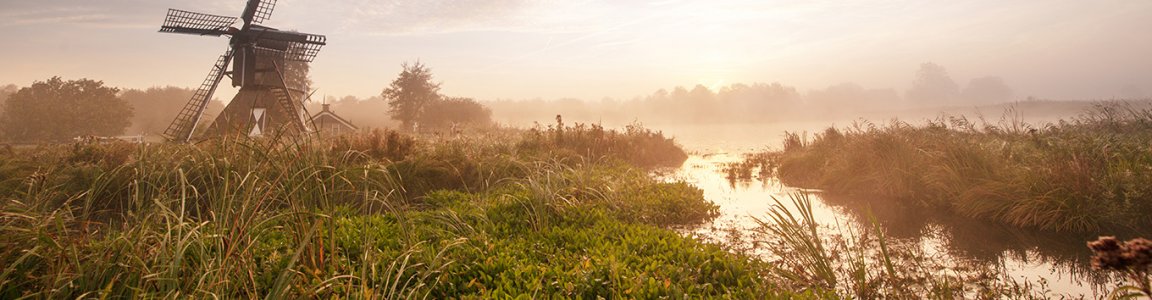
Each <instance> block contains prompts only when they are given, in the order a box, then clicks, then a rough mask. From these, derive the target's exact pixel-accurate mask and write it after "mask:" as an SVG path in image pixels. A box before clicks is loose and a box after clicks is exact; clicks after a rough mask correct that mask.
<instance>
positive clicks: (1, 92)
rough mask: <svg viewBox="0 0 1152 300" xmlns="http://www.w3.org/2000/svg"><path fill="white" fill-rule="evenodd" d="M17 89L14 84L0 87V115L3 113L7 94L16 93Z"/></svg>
mask: <svg viewBox="0 0 1152 300" xmlns="http://www.w3.org/2000/svg"><path fill="white" fill-rule="evenodd" d="M19 89H20V88H18V87H16V85H15V84H9V85H5V86H3V87H0V116H2V115H4V102H5V101H7V100H8V96H10V95H12V94H14V93H16V91H17V90H19Z"/></svg>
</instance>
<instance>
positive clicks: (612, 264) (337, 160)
mask: <svg viewBox="0 0 1152 300" xmlns="http://www.w3.org/2000/svg"><path fill="white" fill-rule="evenodd" d="M577 132H583V131H582V130H576V129H571V128H566V129H565V131H564V134H563V135H564V139H565V142H562V143H561V142H557V141H549V140H541V139H540V138H539V136H538V133H536V132H528V133H522V134H521V135H520V136H516V135H515V134H512V135H509V134H508V133H507V132H503V133H494V134H495V135H477V136H468V137H458V138H414V137H411V136H406V135H403V134H399V133H396V132H391V131H376V132H367V133H363V134H361V135H359V136H349V137H343V138H337V139H335V140H330V141H301V142H295V143H287V144H286V143H284V142H279V143H274V142H272V141H265V140H236V141H210V142H205V143H201V144H199V145H139V144H126V143H111V144H75V145H55V146H41V147H38V148H32V149H16V150H14V151H11V152H8V153H6V154H0V170H2V172H0V236H4V239H2V240H0V298H5V299H13V298H358V299H359V298H370V299H376V298H387V299H396V298H403V299H409V298H524V297H528V298H537V297H561V298H590V297H624V298H656V297H684V296H685V295H691V296H692V297H731V298H745V299H746V298H759V297H768V296H772V295H776V294H782V293H788V292H787V291H778V290H779V289H776V288H774V283H773V282H772V280H771V278H773V277H772V276H771V275H770V274H769V273H768V271H767V270H769V268H768V267H767V266H766V265H764V264H763V263H761V262H758V261H756V260H754V259H749V258H748V257H744V256H741V255H738V254H732V253H728V252H725V251H723V250H722V249H721V248H720V247H719V246H715V245H708V244H703V243H701V242H698V241H696V240H693V239H690V238H686V237H682V236H680V235H678V234H676V233H675V232H673V231H671V230H668V229H667V228H670V227H674V226H685V225H689V224H698V223H701V222H705V221H707V220H709V219H711V218H713V217H715V215H716V207H715V205H713V204H712V203H711V202H708V201H706V200H705V199H703V196H702V194H701V191H700V190H699V189H697V188H695V187H692V186H690V185H687V184H684V183H665V182H658V181H656V180H653V179H651V178H649V177H648V176H646V173H645V172H644V171H643V169H641V168H639V167H637V166H635V165H633V164H627V163H624V162H627V161H635V159H636V157H634V156H628V155H636V153H655V152H659V151H664V150H654V149H644V150H639V148H640V147H648V146H646V145H649V143H652V141H654V140H657V139H659V140H661V141H664V142H665V143H668V145H670V146H668V145H665V146H663V147H675V145H674V144H671V140H670V139H666V138H663V137H662V136H660V135H658V134H653V133H651V132H650V131H647V130H637V129H629V130H626V131H625V132H617V131H614V130H604V132H603V134H604V136H605V137H604V138H598V139H595V140H594V141H595V147H600V148H595V149H634V150H635V151H641V152H629V153H631V154H627V155H625V156H619V155H618V154H617V153H624V152H615V151H614V150H613V151H608V150H590V151H573V150H572V149H580V148H573V146H568V145H570V144H567V143H569V142H572V141H574V140H579V139H580V138H576V137H573V138H569V137H570V136H577ZM561 145H563V146H561ZM660 149H665V148H660ZM677 149H678V148H677ZM597 151H608V152H597ZM643 151H648V152H643ZM653 151H655V152H653ZM651 161H655V160H641V162H651ZM673 163H674V162H673Z"/></svg>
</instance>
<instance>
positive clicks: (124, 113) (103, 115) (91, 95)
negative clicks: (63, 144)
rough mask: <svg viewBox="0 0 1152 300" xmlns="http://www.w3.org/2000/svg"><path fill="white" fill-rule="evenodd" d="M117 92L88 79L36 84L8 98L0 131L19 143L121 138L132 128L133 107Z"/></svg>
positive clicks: (49, 81)
mask: <svg viewBox="0 0 1152 300" xmlns="http://www.w3.org/2000/svg"><path fill="white" fill-rule="evenodd" d="M118 92H119V89H117V88H111V87H105V86H104V82H102V81H93V80H90V79H80V80H69V81H64V80H62V79H60V77H52V78H51V79H48V81H38V82H35V83H33V84H32V86H31V87H26V88H22V89H20V90H19V91H17V92H16V93H14V94H12V95H11V96H9V97H8V100H7V101H5V107H6V109H5V110H4V115H2V116H0V130H2V131H4V134H5V136H6V137H7V138H9V139H11V140H13V141H18V142H36V141H66V140H68V139H71V138H74V137H77V136H83V135H98V136H109V135H119V134H123V133H124V128H125V127H128V125H129V124H131V123H130V121H129V119H130V118H131V117H132V107H131V106H129V105H128V102H126V101H124V100H123V99H120V98H119V97H117V96H116V94H117V93H118Z"/></svg>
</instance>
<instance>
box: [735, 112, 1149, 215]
mask: <svg viewBox="0 0 1152 300" xmlns="http://www.w3.org/2000/svg"><path fill="white" fill-rule="evenodd" d="M1146 104H1147V103H1142V104H1139V105H1146ZM1009 113H1011V111H1009ZM1150 144H1152V110H1150V108H1147V107H1143V106H1138V105H1137V104H1132V105H1129V104H1122V103H1101V104H1099V105H1097V107H1096V109H1094V110H1093V111H1091V112H1088V113H1086V114H1084V115H1083V116H1081V117H1079V118H1077V119H1074V120H1072V121H1060V122H1058V123H1054V124H1047V125H1045V126H1042V127H1033V126H1031V125H1028V124H1024V123H1022V122H1019V121H1018V119H1014V118H1012V117H1011V115H1010V117H1007V118H1005V119H1004V120H1002V121H1001V122H1000V123H999V124H989V123H988V122H979V123H978V122H973V121H971V120H968V119H967V118H964V117H950V118H940V119H937V120H933V121H930V122H928V124H926V125H923V126H914V125H911V124H908V123H904V122H896V121H894V122H892V123H890V124H888V125H885V126H877V125H875V124H871V123H857V124H855V125H854V126H852V127H849V128H847V129H838V128H828V129H827V130H825V131H824V132H822V133H819V134H816V135H814V136H813V137H812V138H811V139H809V138H807V137H802V136H800V135H798V134H796V133H789V134H788V135H787V138H786V139H785V142H784V145H783V146H784V147H783V150H782V151H778V152H773V153H767V154H763V155H762V156H760V157H758V158H759V159H760V160H763V161H770V163H765V164H760V165H763V166H770V167H774V171H775V172H776V173H777V174H776V175H778V176H779V178H780V179H781V180H782V181H783V182H785V183H787V184H789V185H793V186H801V187H808V188H818V189H823V190H826V191H828V192H831V193H837V194H845V195H857V196H863V197H862V198H864V199H867V198H871V197H882V198H889V199H896V200H899V201H904V202H906V203H910V204H914V205H918V206H925V207H935V208H942V209H945V210H949V211H952V212H955V213H958V214H960V215H964V216H968V217H973V218H978V219H986V220H993V221H998V222H1002V223H1006V224H1012V225H1016V226H1021V227H1033V228H1039V229H1045V230H1052V231H1068V232H1100V231H1105V230H1122V231H1132V230H1134V231H1144V232H1145V233H1146V231H1147V228H1149V226H1152V222H1150V221H1149V220H1152V218H1149V217H1148V212H1150V211H1152V185H1149V184H1147V183H1148V182H1152V148H1150V147H1149V145H1150ZM764 157H767V158H766V159H765V158H764ZM749 164H751V163H749Z"/></svg>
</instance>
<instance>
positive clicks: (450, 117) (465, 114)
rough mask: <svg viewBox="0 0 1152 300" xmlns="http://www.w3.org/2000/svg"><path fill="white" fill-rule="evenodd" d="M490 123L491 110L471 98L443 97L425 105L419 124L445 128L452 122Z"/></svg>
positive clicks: (485, 124)
mask: <svg viewBox="0 0 1152 300" xmlns="http://www.w3.org/2000/svg"><path fill="white" fill-rule="evenodd" d="M491 123H492V111H491V110H489V109H488V108H487V107H484V105H483V104H480V103H479V102H476V100H473V99H472V98H464V97H443V98H442V99H438V100H433V101H432V102H429V103H428V104H426V106H425V110H424V114H422V115H421V117H420V124H422V126H427V127H430V128H445V127H450V126H452V125H454V124H461V125H465V124H466V125H472V126H487V125H489V124H491Z"/></svg>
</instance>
